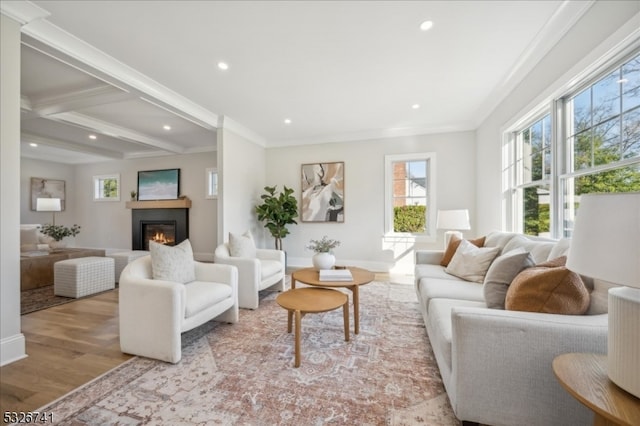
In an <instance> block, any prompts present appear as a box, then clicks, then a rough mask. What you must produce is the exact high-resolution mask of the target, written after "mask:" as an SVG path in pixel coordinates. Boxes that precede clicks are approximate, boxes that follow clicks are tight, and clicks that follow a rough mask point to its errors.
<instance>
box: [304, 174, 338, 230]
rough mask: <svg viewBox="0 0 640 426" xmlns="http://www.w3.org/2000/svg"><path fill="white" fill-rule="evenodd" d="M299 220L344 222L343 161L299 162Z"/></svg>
mask: <svg viewBox="0 0 640 426" xmlns="http://www.w3.org/2000/svg"><path fill="white" fill-rule="evenodd" d="M301 178H302V185H301V188H302V206H301V214H300V218H301V220H302V221H303V222H339V223H342V222H344V162H335V163H312V164H303V165H302V176H301Z"/></svg>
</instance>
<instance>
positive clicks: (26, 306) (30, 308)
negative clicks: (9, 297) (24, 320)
mask: <svg viewBox="0 0 640 426" xmlns="http://www.w3.org/2000/svg"><path fill="white" fill-rule="evenodd" d="M74 300H76V299H73V298H71V297H63V296H56V295H55V294H53V284H52V285H47V286H44V287H40V288H34V289H31V290H25V291H21V292H20V315H24V314H28V313H31V312H35V311H39V310H41V309H47V308H50V307H52V306H57V305H63V304H65V303H69V302H73V301H74Z"/></svg>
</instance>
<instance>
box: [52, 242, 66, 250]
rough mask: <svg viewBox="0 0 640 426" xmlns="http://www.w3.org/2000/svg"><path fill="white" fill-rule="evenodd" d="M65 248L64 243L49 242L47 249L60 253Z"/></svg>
mask: <svg viewBox="0 0 640 426" xmlns="http://www.w3.org/2000/svg"><path fill="white" fill-rule="evenodd" d="M66 247H67V243H65V242H64V241H51V242H50V243H49V248H50V249H51V251H61V250H63V249H64V248H66Z"/></svg>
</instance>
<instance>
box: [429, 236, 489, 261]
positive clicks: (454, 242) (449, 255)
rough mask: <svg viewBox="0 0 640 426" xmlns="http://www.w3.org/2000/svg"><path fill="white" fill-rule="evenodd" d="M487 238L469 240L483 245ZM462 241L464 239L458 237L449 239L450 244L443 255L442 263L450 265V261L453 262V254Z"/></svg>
mask: <svg viewBox="0 0 640 426" xmlns="http://www.w3.org/2000/svg"><path fill="white" fill-rule="evenodd" d="M485 238H486V237H480V238H476V239H475V240H469V242H470V243H471V244H473V245H474V246H476V247H483V246H484V240H485ZM461 241H462V240H461V239H460V238H458V237H451V239H450V240H449V245H448V246H447V249H446V250H445V251H444V255H443V256H442V260H441V261H440V265H442V266H448V265H449V262H451V259H453V255H454V254H456V250H458V247H459V246H460V242H461Z"/></svg>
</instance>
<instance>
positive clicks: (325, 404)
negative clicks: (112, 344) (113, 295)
mask: <svg viewBox="0 0 640 426" xmlns="http://www.w3.org/2000/svg"><path fill="white" fill-rule="evenodd" d="M263 293H265V294H266V296H265V297H262V298H261V301H260V307H259V308H258V309H256V310H244V309H241V310H240V322H239V323H237V324H218V323H215V322H209V323H207V324H205V325H204V326H202V327H199V328H197V329H195V330H192V331H190V332H188V333H185V334H183V339H182V340H183V348H182V360H181V362H180V363H178V364H176V365H173V364H168V363H164V362H160V361H155V360H151V359H147V358H142V357H134V358H132V359H131V360H129V361H128V362H126V363H125V364H123V365H121V366H119V367H117V368H115V369H113V370H111V371H110V372H108V373H106V374H105V375H103V376H101V377H99V378H97V379H96V380H94V381H92V382H90V383H88V384H87V385H85V386H83V387H81V388H79V389H76V390H75V391H73V392H72V393H70V394H68V395H66V396H64V397H63V398H61V399H60V400H58V401H56V402H54V403H52V404H49V405H48V406H46V407H42V408H41V409H40V411H41V412H42V411H44V412H49V413H53V420H54V423H55V424H64V425H78V426H79V425H115V424H118V425H142V424H145V425H169V424H171V425H193V424H198V425H356V424H357V425H417V424H421V425H445V426H446V425H459V424H460V422H459V421H458V420H457V419H456V418H455V416H454V414H453V412H452V410H451V407H450V405H449V401H448V399H447V396H446V393H445V391H444V388H443V385H442V381H441V379H440V375H439V372H438V368H437V366H436V362H435V359H434V356H433V352H432V351H431V347H430V346H429V342H428V339H427V337H426V333H425V328H424V324H423V322H422V318H421V316H420V313H419V311H418V307H417V301H416V296H415V292H414V290H413V286H411V285H406V284H393V283H388V282H373V283H371V284H369V285H366V286H363V287H361V289H360V314H361V315H360V334H358V335H355V334H353V333H351V340H350V341H349V342H345V341H344V329H343V324H342V320H343V319H342V311H341V310H336V311H331V312H326V313H322V314H309V315H306V316H305V317H304V318H303V320H302V344H301V347H302V364H301V366H300V367H299V368H294V367H293V361H294V351H293V344H294V339H293V334H288V333H287V330H286V329H287V313H286V311H285V310H284V309H282V308H281V307H279V306H278V305H277V303H276V302H275V298H276V296H277V294H278V293H269V292H263ZM351 315H352V312H351ZM351 329H352V330H353V324H351Z"/></svg>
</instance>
